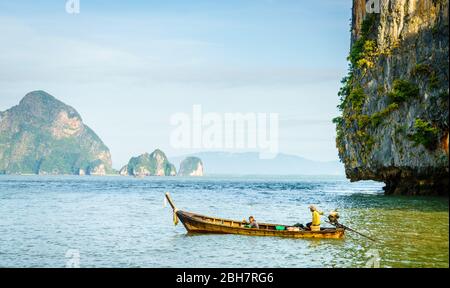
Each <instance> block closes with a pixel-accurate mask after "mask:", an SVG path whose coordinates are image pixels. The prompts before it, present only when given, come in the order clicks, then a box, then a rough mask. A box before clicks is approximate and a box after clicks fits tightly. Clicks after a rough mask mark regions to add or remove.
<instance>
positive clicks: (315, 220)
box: [306, 205, 323, 231]
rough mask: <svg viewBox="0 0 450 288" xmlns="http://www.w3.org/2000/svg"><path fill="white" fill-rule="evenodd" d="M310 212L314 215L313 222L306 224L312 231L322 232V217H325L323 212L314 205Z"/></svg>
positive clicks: (310, 207)
mask: <svg viewBox="0 0 450 288" xmlns="http://www.w3.org/2000/svg"><path fill="white" fill-rule="evenodd" d="M309 210H310V211H311V213H312V222H309V223H307V224H306V227H308V228H309V229H310V230H311V231H320V215H323V212H321V211H319V210H317V207H316V206H314V205H311V206H309Z"/></svg>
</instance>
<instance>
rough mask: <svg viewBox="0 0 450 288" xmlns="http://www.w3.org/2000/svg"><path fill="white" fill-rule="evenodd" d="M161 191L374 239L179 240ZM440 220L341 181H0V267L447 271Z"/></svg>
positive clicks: (180, 230) (430, 207)
mask: <svg viewBox="0 0 450 288" xmlns="http://www.w3.org/2000/svg"><path fill="white" fill-rule="evenodd" d="M165 192H170V193H171V195H172V198H173V200H174V202H175V204H176V205H177V208H179V209H182V210H186V211H190V212H196V213H200V214H205V215H210V216H215V217H223V218H229V219H236V220H242V219H243V218H248V217H249V216H250V215H252V216H254V217H255V218H256V220H257V221H259V222H273V223H281V224H287V225H291V224H295V223H306V222H310V221H311V213H310V212H309V210H308V206H309V205H310V204H314V205H316V206H317V207H318V208H319V209H320V210H323V211H324V212H325V213H327V212H329V211H331V210H334V209H336V208H337V209H338V211H339V212H340V214H341V222H342V223H343V224H345V225H347V226H349V227H351V228H353V229H355V230H357V231H360V232H362V233H364V234H367V235H369V236H371V237H373V238H375V239H376V240H377V241H376V242H373V241H370V240H368V239H366V238H364V237H361V236H358V235H356V234H354V233H351V232H348V231H347V233H346V235H345V238H344V239H342V240H336V239H285V238H277V237H249V236H239V235H187V234H186V230H185V229H184V227H183V225H181V223H180V224H179V225H178V226H174V225H173V221H172V210H171V209H170V207H168V206H167V207H164V193H165ZM448 216H449V209H448V198H434V197H399V196H395V197H394V196H384V195H383V191H382V185H381V184H379V183H376V182H358V183H350V182H349V181H348V180H346V179H345V178H341V177H325V176H316V177H311V176H304V177H302V176H290V177H280V176H258V177H257V176H254V177H249V176H246V177H238V176H235V177H231V176H230V177H204V178H179V177H172V178H170V177H168V178H157V177H149V178H143V179H135V178H131V177H70V176H64V177H61V176H53V177H51V176H49V177H43V176H0V267H449V253H448V251H449V239H448V235H449V217H448ZM325 219H326V218H324V219H323V220H325ZM323 225H327V223H323Z"/></svg>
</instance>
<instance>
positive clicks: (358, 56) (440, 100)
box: [334, 0, 449, 195]
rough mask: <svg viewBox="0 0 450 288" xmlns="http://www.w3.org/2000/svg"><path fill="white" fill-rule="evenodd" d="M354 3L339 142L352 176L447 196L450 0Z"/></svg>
mask: <svg viewBox="0 0 450 288" xmlns="http://www.w3.org/2000/svg"><path fill="white" fill-rule="evenodd" d="M380 4H381V7H380V8H381V9H380V13H374V14H368V13H367V10H366V1H365V0H354V1H353V18H352V30H351V32H352V35H351V51H350V55H349V58H348V59H349V62H350V69H349V74H348V76H347V77H345V78H344V79H343V81H342V83H343V87H342V88H341V90H340V92H339V95H340V97H341V101H342V102H341V104H340V107H339V108H340V109H341V111H342V117H338V118H335V119H334V122H335V123H336V125H337V139H336V142H337V147H338V149H339V156H340V158H341V160H342V162H344V164H345V169H346V174H347V176H348V178H350V179H351V180H352V181H357V180H367V179H371V180H377V181H384V182H385V183H386V187H385V192H386V194H408V195H416V194H427V195H429V194H445V195H448V192H447V189H448V184H449V183H448V182H449V158H448V141H449V134H448V133H449V132H448V131H449V128H448V127H449V126H448V125H449V124H448V123H449V122H448V120H449V115H448V112H449V111H448V102H449V86H448V80H449V79H448V76H449V75H448V73H449V70H448V67H449V59H448V55H449V54H448V53H449V51H448V44H449V43H448V32H449V30H448V8H449V7H448V5H449V4H448V0H384V1H380Z"/></svg>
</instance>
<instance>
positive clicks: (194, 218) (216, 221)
mask: <svg viewBox="0 0 450 288" xmlns="http://www.w3.org/2000/svg"><path fill="white" fill-rule="evenodd" d="M166 198H167V201H168V202H169V204H170V206H171V207H172V209H173V213H174V223H175V225H176V224H177V223H178V220H179V221H181V223H183V225H184V227H185V228H186V230H187V232H188V233H202V234H207V233H212V234H239V235H247V236H276V237H289V238H331V239H340V238H342V237H344V232H345V229H344V228H339V227H338V228H334V227H333V228H322V227H321V228H320V231H311V230H306V229H299V230H298V231H289V230H287V229H285V230H279V227H286V228H287V227H290V226H289V225H279V224H269V223H258V224H259V228H248V226H247V225H246V224H247V223H246V222H243V221H236V220H229V219H222V218H214V217H209V216H204V215H200V214H195V213H190V212H186V211H181V210H178V209H177V208H176V207H175V204H174V202H173V201H172V199H171V197H170V195H169V193H166Z"/></svg>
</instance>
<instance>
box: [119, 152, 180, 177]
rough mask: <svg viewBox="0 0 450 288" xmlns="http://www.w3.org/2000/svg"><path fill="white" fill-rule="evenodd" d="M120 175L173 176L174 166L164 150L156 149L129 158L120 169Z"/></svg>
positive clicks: (174, 173) (175, 172)
mask: <svg viewBox="0 0 450 288" xmlns="http://www.w3.org/2000/svg"><path fill="white" fill-rule="evenodd" d="M119 173H120V175H122V176H128V175H129V176H136V177H143V176H175V175H176V174H177V171H176V168H175V166H174V165H173V164H171V163H170V162H169V160H168V159H167V157H166V155H165V154H164V152H162V151H161V150H159V149H157V150H155V151H154V152H153V153H152V154H148V153H145V154H142V155H140V156H138V157H133V158H131V159H130V161H129V162H128V164H127V165H125V166H124V167H123V168H122V169H120V172H119Z"/></svg>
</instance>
